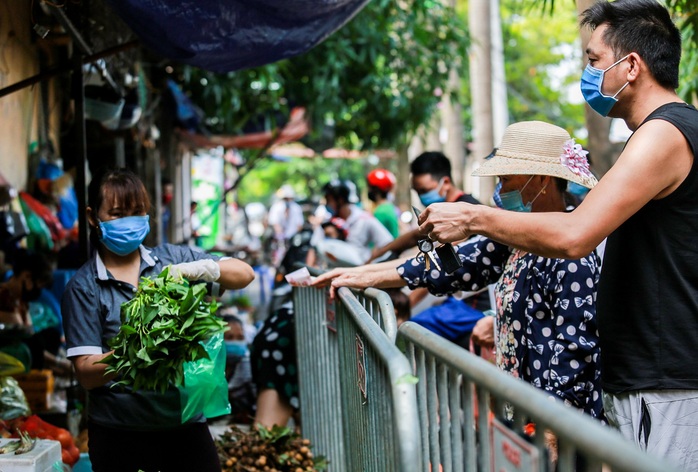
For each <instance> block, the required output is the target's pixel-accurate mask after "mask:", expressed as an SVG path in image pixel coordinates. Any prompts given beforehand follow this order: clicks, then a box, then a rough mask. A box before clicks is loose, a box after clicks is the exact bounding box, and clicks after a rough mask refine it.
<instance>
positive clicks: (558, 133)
mask: <svg viewBox="0 0 698 472" xmlns="http://www.w3.org/2000/svg"><path fill="white" fill-rule="evenodd" d="M587 154H588V152H587V151H584V150H583V149H582V146H581V145H579V144H576V143H575V142H574V139H572V138H571V137H570V135H569V133H567V131H565V130H564V129H562V128H560V127H558V126H555V125H551V124H549V123H544V122H542V121H521V122H519V123H514V124H512V125H509V126H508V127H507V129H506V130H505V131H504V137H503V138H502V144H501V146H499V148H498V149H497V151H496V152H495V153H494V156H493V157H491V158H489V159H487V160H486V161H485V162H483V163H482V164H481V165H480V167H478V168H477V169H475V170H474V171H473V175H479V176H488V175H518V174H523V175H551V176H553V177H561V178H563V179H566V180H569V181H570V182H576V183H578V184H579V185H583V186H584V187H587V188H593V187H594V185H596V184H597V183H598V181H597V180H596V177H594V176H593V175H592V173H591V172H590V171H589V162H588V161H587V158H586V155H587Z"/></svg>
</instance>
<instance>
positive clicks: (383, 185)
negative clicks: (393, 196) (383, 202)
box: [366, 169, 397, 193]
mask: <svg viewBox="0 0 698 472" xmlns="http://www.w3.org/2000/svg"><path fill="white" fill-rule="evenodd" d="M366 180H367V181H368V185H370V186H371V187H376V188H378V189H380V190H382V191H383V192H385V193H388V192H390V191H391V190H392V189H393V187H395V182H397V179H396V178H395V175H394V174H393V173H392V172H390V171H389V170H386V169H374V170H372V171H371V172H369V173H368V175H367V176H366Z"/></svg>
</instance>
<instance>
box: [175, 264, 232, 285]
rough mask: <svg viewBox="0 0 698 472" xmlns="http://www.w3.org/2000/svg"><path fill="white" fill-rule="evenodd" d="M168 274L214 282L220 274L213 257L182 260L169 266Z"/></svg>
mask: <svg viewBox="0 0 698 472" xmlns="http://www.w3.org/2000/svg"><path fill="white" fill-rule="evenodd" d="M170 274H172V276H173V277H179V278H184V279H187V280H203V281H204V282H215V281H217V280H218V279H219V278H220V276H221V268H220V266H219V265H218V263H217V262H216V261H214V260H213V259H202V260H199V261H193V262H182V263H181V264H174V265H171V266H170Z"/></svg>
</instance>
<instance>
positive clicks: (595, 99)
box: [580, 54, 630, 116]
mask: <svg viewBox="0 0 698 472" xmlns="http://www.w3.org/2000/svg"><path fill="white" fill-rule="evenodd" d="M629 55H630V54H628V55H627V56H625V57H623V58H622V59H619V60H617V61H616V62H614V63H613V64H611V65H610V66H608V67H607V68H605V69H597V68H596V67H592V66H591V64H587V66H586V68H585V69H584V72H583V73H582V80H581V83H580V88H581V89H582V95H583V96H584V100H586V102H587V103H588V104H589V106H590V107H591V109H592V110H594V111H595V112H596V113H598V114H599V115H601V116H608V114H609V113H610V112H611V108H613V105H615V104H616V102H617V101H618V99H617V98H616V97H617V96H618V94H619V93H621V92H622V91H623V89H624V88H625V87H627V86H628V84H629V83H630V82H626V83H625V85H623V86H622V87H621V88H620V90H618V91H617V92H616V93H615V94H613V95H604V94H603V92H601V87H602V86H603V76H604V74H605V73H606V72H607V71H609V70H610V69H613V68H614V67H615V66H617V65H618V64H620V63H621V62H623V61H624V60H626V59H627V58H628V56H629Z"/></svg>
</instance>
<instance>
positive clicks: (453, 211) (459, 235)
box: [419, 202, 477, 243]
mask: <svg viewBox="0 0 698 472" xmlns="http://www.w3.org/2000/svg"><path fill="white" fill-rule="evenodd" d="M476 206H477V205H471V204H470V203H464V202H446V203H432V204H431V205H429V206H428V207H427V208H426V210H424V211H423V212H422V214H421V215H419V234H421V235H422V236H426V237H428V238H429V239H431V240H432V241H439V242H442V243H452V242H455V241H460V240H463V239H466V238H468V237H469V236H470V232H469V231H468V228H469V223H470V220H471V218H472V211H473V210H474V209H475V208H476Z"/></svg>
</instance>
